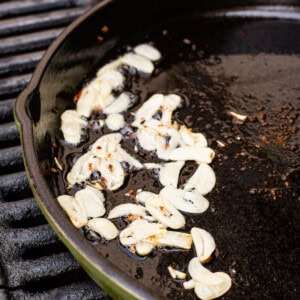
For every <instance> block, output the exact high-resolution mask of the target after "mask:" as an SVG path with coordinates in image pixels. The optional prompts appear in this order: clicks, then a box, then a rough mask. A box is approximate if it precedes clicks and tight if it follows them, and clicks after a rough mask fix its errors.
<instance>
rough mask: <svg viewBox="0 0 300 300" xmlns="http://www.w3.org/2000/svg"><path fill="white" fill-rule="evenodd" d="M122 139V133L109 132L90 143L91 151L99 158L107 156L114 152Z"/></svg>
mask: <svg viewBox="0 0 300 300" xmlns="http://www.w3.org/2000/svg"><path fill="white" fill-rule="evenodd" d="M121 140H122V135H121V134H120V133H111V134H106V135H103V136H101V137H100V138H99V139H98V140H96V141H95V142H94V144H93V145H92V149H91V152H92V153H93V154H94V155H95V156H97V157H100V158H107V156H108V155H109V156H111V154H112V153H114V152H116V150H117V148H118V144H119V143H120V142H121Z"/></svg>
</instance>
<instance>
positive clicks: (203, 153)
mask: <svg viewBox="0 0 300 300" xmlns="http://www.w3.org/2000/svg"><path fill="white" fill-rule="evenodd" d="M214 157H215V152H214V151H213V150H212V149H210V148H208V147H197V146H194V147H189V146H186V147H179V148H177V149H175V150H173V151H172V152H171V154H170V157H169V159H170V160H195V161H197V162H198V163H207V164H209V163H211V162H212V160H213V158H214Z"/></svg>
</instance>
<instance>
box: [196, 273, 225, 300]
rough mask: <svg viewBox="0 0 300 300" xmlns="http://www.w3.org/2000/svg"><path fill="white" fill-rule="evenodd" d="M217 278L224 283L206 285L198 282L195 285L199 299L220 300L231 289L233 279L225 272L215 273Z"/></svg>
mask: <svg viewBox="0 0 300 300" xmlns="http://www.w3.org/2000/svg"><path fill="white" fill-rule="evenodd" d="M214 274H215V276H218V277H220V278H222V279H223V281H222V283H219V284H213V285H206V284H204V283H202V282H199V281H198V282H196V284H195V293H196V295H197V296H198V298H200V299H203V300H210V299H215V298H218V297H220V296H222V295H224V294H225V293H226V292H227V291H228V290H229V289H230V287H231V278H230V277H229V276H228V275H227V274H226V273H223V272H216V273H214Z"/></svg>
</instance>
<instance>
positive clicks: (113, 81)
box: [98, 70, 125, 89]
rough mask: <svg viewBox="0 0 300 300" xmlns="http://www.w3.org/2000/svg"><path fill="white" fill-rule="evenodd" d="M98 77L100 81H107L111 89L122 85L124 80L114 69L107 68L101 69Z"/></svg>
mask: <svg viewBox="0 0 300 300" xmlns="http://www.w3.org/2000/svg"><path fill="white" fill-rule="evenodd" d="M98 78H99V79H100V80H102V81H106V82H108V83H109V84H110V86H111V87H112V88H113V89H116V88H119V87H122V85H123V83H124V81H125V78H124V76H123V75H122V74H121V73H120V72H119V71H116V70H108V71H106V72H103V71H102V72H101V73H100V74H99V76H98Z"/></svg>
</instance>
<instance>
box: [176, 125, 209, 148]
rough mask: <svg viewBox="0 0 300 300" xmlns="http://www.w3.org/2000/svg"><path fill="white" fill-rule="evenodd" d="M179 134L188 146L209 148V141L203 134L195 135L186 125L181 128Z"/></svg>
mask: <svg viewBox="0 0 300 300" xmlns="http://www.w3.org/2000/svg"><path fill="white" fill-rule="evenodd" d="M179 133H180V136H181V138H182V140H183V142H184V143H185V145H186V146H191V147H194V146H196V145H197V146H200V147H207V140H206V138H205V136H204V135H203V134H202V133H193V132H192V131H191V130H190V129H188V128H187V127H186V126H184V125H182V126H180V129H179Z"/></svg>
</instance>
